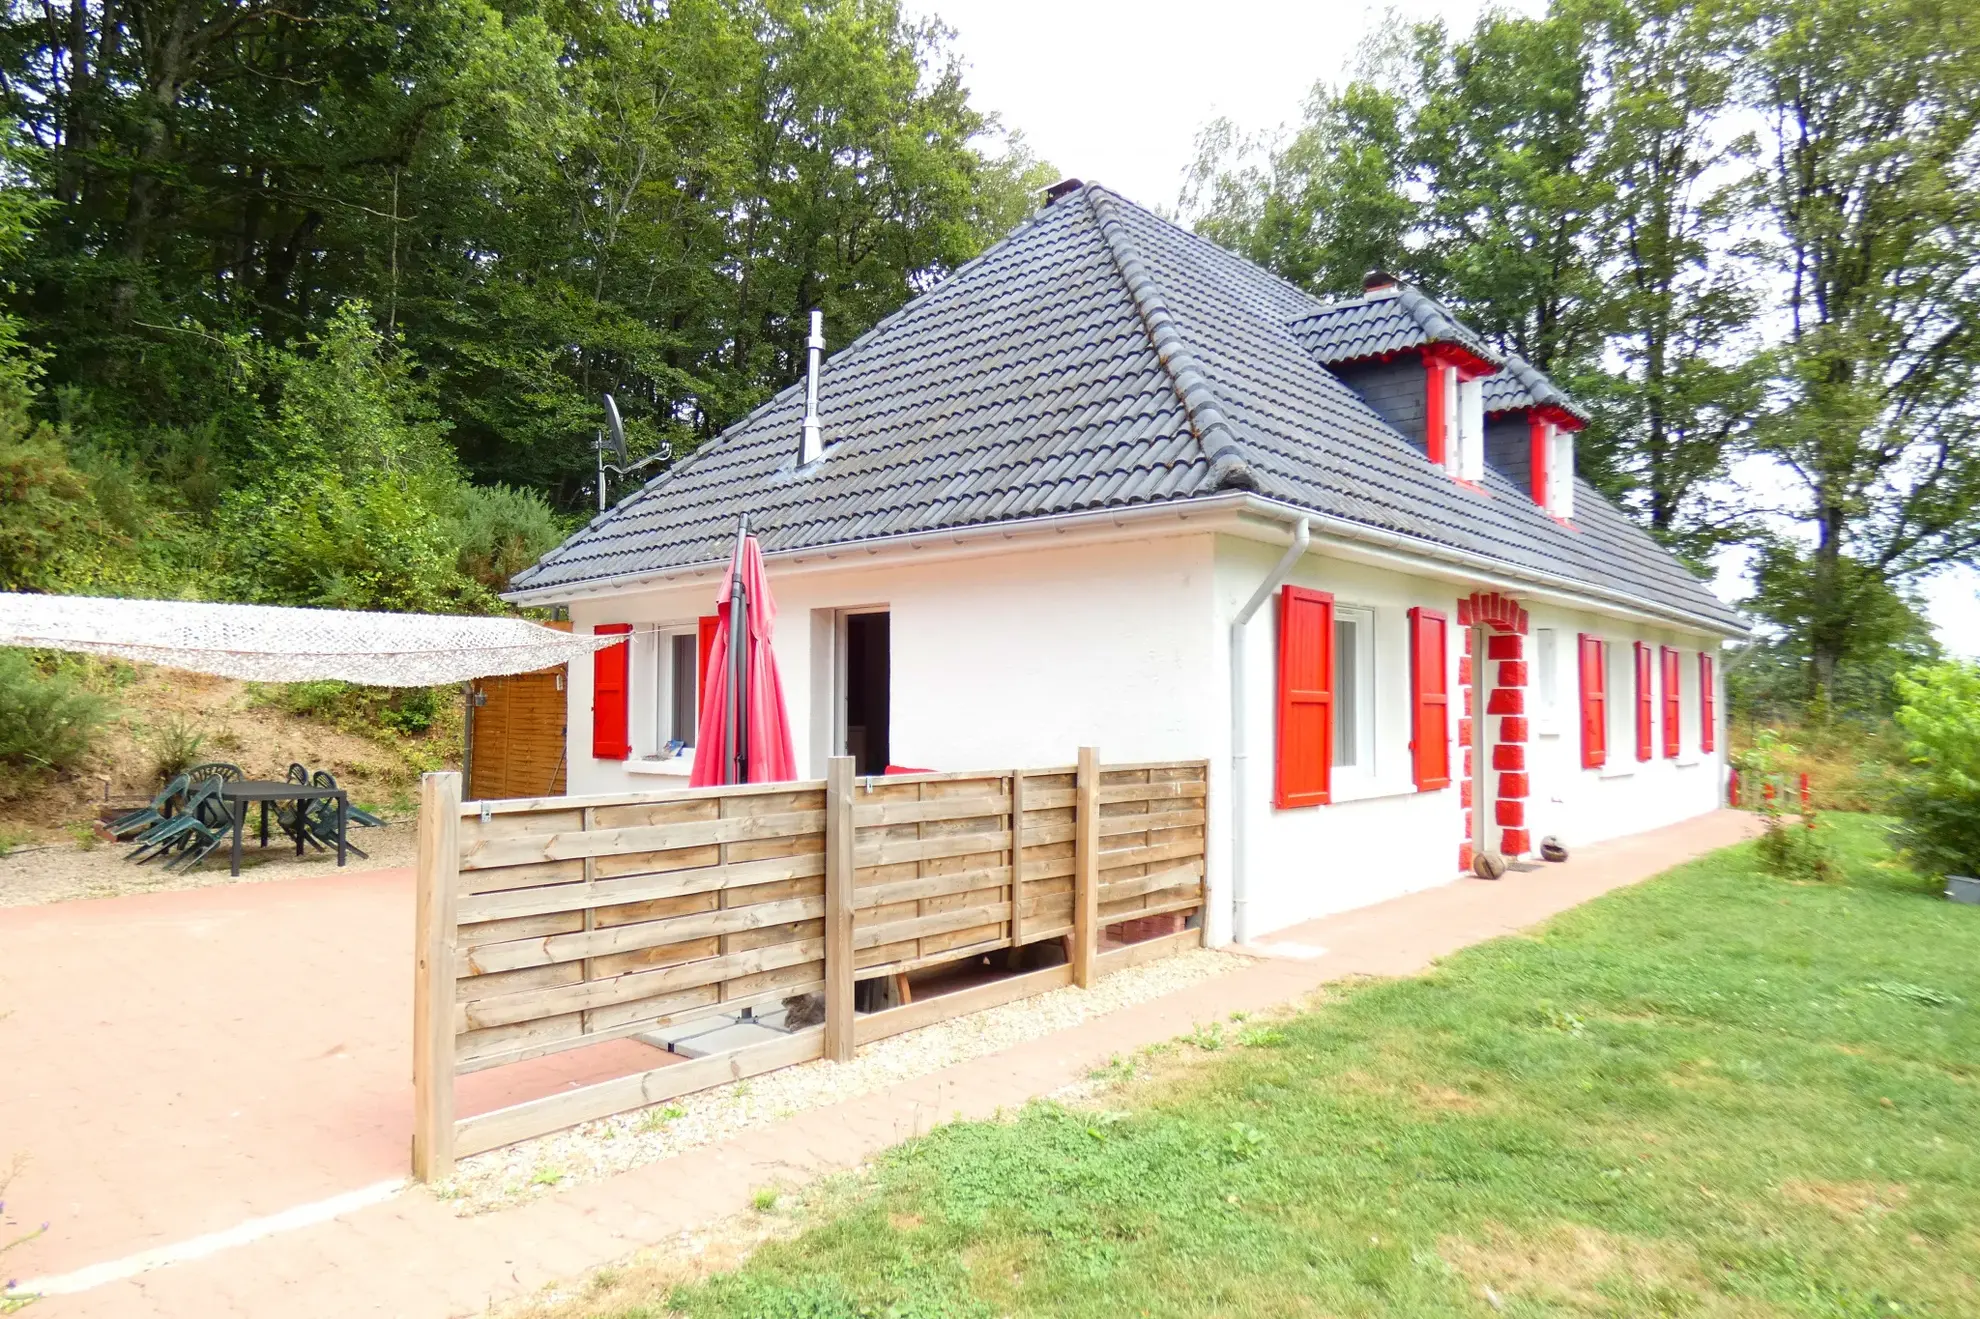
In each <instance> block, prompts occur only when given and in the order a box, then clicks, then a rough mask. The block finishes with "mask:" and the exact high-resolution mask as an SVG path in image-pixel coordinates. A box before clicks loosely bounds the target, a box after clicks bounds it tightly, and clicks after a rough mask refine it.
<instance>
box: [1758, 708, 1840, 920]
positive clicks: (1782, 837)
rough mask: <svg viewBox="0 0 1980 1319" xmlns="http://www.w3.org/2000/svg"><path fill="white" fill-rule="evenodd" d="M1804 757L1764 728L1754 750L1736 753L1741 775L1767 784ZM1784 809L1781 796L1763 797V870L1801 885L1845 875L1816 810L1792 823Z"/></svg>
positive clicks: (1811, 809)
mask: <svg viewBox="0 0 1980 1319" xmlns="http://www.w3.org/2000/svg"><path fill="white" fill-rule="evenodd" d="M1800 755H1801V750H1800V748H1799V747H1796V746H1794V745H1792V744H1791V743H1789V742H1787V741H1785V740H1783V739H1782V737H1781V735H1780V734H1779V733H1777V732H1775V731H1774V730H1773V729H1771V728H1763V729H1761V730H1760V732H1759V734H1758V735H1757V736H1756V737H1755V738H1754V740H1753V744H1752V745H1751V746H1749V747H1747V748H1746V749H1745V750H1743V751H1738V752H1735V753H1734V755H1733V765H1734V767H1735V768H1737V769H1738V770H1739V772H1740V773H1741V774H1750V775H1752V776H1753V777H1754V778H1755V779H1756V780H1758V781H1759V782H1762V783H1764V782H1766V781H1767V780H1769V779H1772V778H1773V777H1775V776H1776V775H1779V774H1780V773H1782V771H1783V769H1784V768H1785V766H1787V765H1789V764H1792V763H1793V762H1794V761H1795V760H1796V759H1797V758H1799V756H1800ZM1781 806H1782V803H1781V800H1780V798H1779V797H1778V796H1776V797H1768V796H1766V795H1765V794H1764V793H1763V794H1762V795H1761V798H1760V815H1761V817H1762V819H1763V820H1764V821H1765V822H1766V832H1765V833H1763V834H1761V835H1760V841H1759V843H1758V844H1757V846H1758V848H1759V855H1760V868H1761V869H1763V870H1765V871H1766V872H1767V873H1768V874H1770V875H1772V876H1774V878H1776V879H1786V880H1792V881H1795V882H1797V883H1813V882H1822V881H1826V880H1830V879H1836V878H1840V876H1841V871H1840V869H1839V868H1838V867H1837V865H1836V862H1835V858H1834V857H1833V856H1831V855H1830V853H1829V845H1828V841H1827V839H1826V838H1825V837H1824V836H1823V834H1822V832H1821V830H1820V828H1819V822H1818V821H1817V819H1816V817H1815V812H1814V810H1813V808H1810V810H1809V811H1808V812H1807V813H1806V814H1805V815H1800V816H1797V817H1796V818H1795V819H1793V820H1790V819H1788V818H1787V817H1786V816H1785V815H1784V814H1782V811H1781Z"/></svg>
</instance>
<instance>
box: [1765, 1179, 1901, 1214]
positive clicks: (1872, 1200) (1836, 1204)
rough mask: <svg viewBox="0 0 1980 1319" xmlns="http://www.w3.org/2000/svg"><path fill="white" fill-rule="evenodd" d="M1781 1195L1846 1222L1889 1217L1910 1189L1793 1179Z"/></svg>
mask: <svg viewBox="0 0 1980 1319" xmlns="http://www.w3.org/2000/svg"><path fill="white" fill-rule="evenodd" d="M1781 1195H1782V1196H1783V1197H1785V1198H1786V1199H1788V1200H1792V1201H1793V1202H1794V1203H1796V1204H1804V1205H1813V1206H1814V1207H1816V1208H1817V1209H1826V1210H1828V1211H1829V1212H1830V1213H1832V1214H1834V1215H1835V1216H1836V1217H1837V1218H1840V1219H1842V1220H1844V1221H1845V1222H1854V1221H1856V1220H1859V1219H1862V1218H1867V1217H1871V1216H1874V1215H1878V1214H1888V1213H1890V1212H1891V1211H1892V1210H1893V1209H1895V1208H1897V1207H1898V1206H1899V1205H1901V1204H1903V1203H1904V1202H1905V1201H1907V1200H1909V1199H1910V1198H1911V1188H1909V1187H1907V1186H1905V1185H1903V1184H1901V1183H1899V1182H1826V1181H1802V1180H1799V1179H1797V1180H1795V1181H1791V1182H1783V1183H1782V1184H1781Z"/></svg>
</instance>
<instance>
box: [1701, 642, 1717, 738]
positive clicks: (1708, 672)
mask: <svg viewBox="0 0 1980 1319" xmlns="http://www.w3.org/2000/svg"><path fill="white" fill-rule="evenodd" d="M1718 745H1719V692H1718V687H1717V684H1716V683H1715V681H1714V674H1713V672H1712V657H1711V656H1710V655H1707V654H1706V653H1705V652H1704V651H1702V650H1701V651H1699V652H1698V749H1699V750H1700V751H1712V750H1716V749H1717V747H1718Z"/></svg>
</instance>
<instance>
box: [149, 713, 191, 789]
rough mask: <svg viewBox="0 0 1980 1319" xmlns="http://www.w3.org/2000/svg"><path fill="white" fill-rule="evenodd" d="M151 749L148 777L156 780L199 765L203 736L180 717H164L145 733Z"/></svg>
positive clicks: (188, 720)
mask: <svg viewBox="0 0 1980 1319" xmlns="http://www.w3.org/2000/svg"><path fill="white" fill-rule="evenodd" d="M144 740H145V743H146V744H147V745H148V746H150V748H151V774H152V777H153V778H156V779H158V780H160V781H164V780H166V779H171V778H174V777H176V776H178V775H180V774H183V773H185V772H186V771H187V770H189V769H191V768H192V767H193V766H194V765H197V764H198V763H199V762H200V754H199V753H200V750H201V749H202V748H203V747H205V745H206V733H205V731H204V730H202V729H201V728H200V727H199V725H198V724H196V723H194V722H193V721H192V720H190V719H188V718H186V717H185V716H184V715H176V714H175V715H168V716H166V718H165V719H163V720H162V721H160V722H159V724H158V725H157V726H156V727H154V728H150V729H147V730H146V732H145V739H144Z"/></svg>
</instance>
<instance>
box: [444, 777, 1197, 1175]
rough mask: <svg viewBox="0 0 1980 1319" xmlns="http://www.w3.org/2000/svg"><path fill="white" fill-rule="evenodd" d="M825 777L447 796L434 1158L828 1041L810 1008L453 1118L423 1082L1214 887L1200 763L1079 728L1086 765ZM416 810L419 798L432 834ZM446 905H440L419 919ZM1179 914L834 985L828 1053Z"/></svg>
mask: <svg viewBox="0 0 1980 1319" xmlns="http://www.w3.org/2000/svg"><path fill="white" fill-rule="evenodd" d="M834 775H835V776H834V777H833V779H832V780H831V785H832V786H831V787H830V788H829V790H828V785H827V783H826V781H824V780H805V781H800V782H793V783H773V784H750V785H747V786H737V787H720V788H676V789H669V790H665V791H658V792H630V793H606V794H594V795H591V796H584V797H540V798H517V799H510V800H504V801H492V802H478V801H470V802H464V803H461V804H460V805H459V806H455V805H454V804H453V803H454V801H456V800H458V798H457V797H454V798H449V797H447V796H445V795H444V794H442V795H441V796H438V797H436V798H435V801H436V803H438V804H439V805H440V807H443V808H444V814H445V815H446V816H447V818H448V820H449V821H451V824H450V826H449V827H450V830H451V833H450V834H448V835H447V842H448V846H447V848H446V849H445V851H446V858H447V859H446V860H445V862H444V863H442V862H440V861H438V860H434V861H423V862H422V867H421V872H420V880H419V882H420V884H421V886H422V889H421V891H422V892H426V891H428V890H429V889H431V888H433V887H434V886H435V885H438V884H444V886H445V887H446V889H447V891H448V892H449V893H451V894H452V898H451V900H450V901H449V902H447V903H434V902H426V901H424V900H422V903H421V905H420V908H419V911H420V913H421V915H420V919H421V920H422V921H424V922H426V923H427V924H426V925H422V927H421V928H422V933H421V936H420V937H421V941H422V942H421V946H422V948H426V949H431V950H433V953H434V955H435V956H436V958H437V959H438V960H437V977H436V978H435V981H434V987H433V992H431V993H429V994H428V995H427V997H426V999H425V1000H423V1005H422V1007H421V1009H420V1011H421V1014H422V1016H421V1020H422V1022H425V1023H427V1025H426V1026H425V1027H423V1029H425V1031H426V1038H429V1039H435V1038H437V1039H438V1040H439V1041H440V1043H438V1044H436V1045H435V1046H434V1047H432V1048H430V1049H428V1050H427V1051H426V1052H425V1053H423V1054H422V1055H420V1059H419V1060H417V1067H418V1069H419V1075H420V1077H423V1079H420V1080H419V1087H421V1088H420V1091H419V1092H420V1094H421V1095H423V1096H425V1098H423V1099H422V1100H421V1101H420V1103H421V1108H420V1111H421V1113H422V1115H423V1117H422V1121H424V1122H425V1123H426V1125H427V1126H428V1127H431V1128H433V1130H434V1131H435V1132H436V1133H437V1132H451V1134H452V1142H451V1146H452V1147H451V1149H449V1150H446V1151H435V1152H436V1154H444V1155H445V1158H444V1159H440V1158H437V1157H436V1158H433V1159H429V1160H428V1161H427V1163H426V1164H425V1165H424V1166H425V1167H427V1168H441V1167H450V1166H451V1160H452V1159H453V1158H454V1157H457V1156H461V1155H467V1154H473V1153H478V1152H481V1151H484V1150H489V1149H494V1148H497V1147H498V1146H501V1145H505V1144H509V1143H511V1142H513V1141H517V1140H522V1139H527V1138H529V1137H531V1136H536V1135H541V1134H544V1133H546V1132H549V1131H553V1130H556V1129H558V1128H560V1127H565V1126H570V1125H573V1124H575V1123H579V1122H585V1121H590V1120H592V1119H595V1118H598V1117H603V1116H607V1115H609V1114H611V1113H616V1112H621V1111H624V1110H625V1109H628V1108H634V1107H639V1106H641V1105H644V1104H652V1103H659V1102H662V1101H664V1100H666V1099H668V1098H672V1097H675V1096H678V1095H682V1094H687V1093H690V1092H692V1091H694V1090H698V1089H702V1088H705V1087H706V1086H710V1085H718V1084H721V1083H723V1082H725V1081H731V1080H735V1079H738V1078H740V1077H744V1076H749V1075H755V1074H756V1073H758V1072H762V1071H769V1070H772V1069H774V1068H777V1067H784V1066H789V1065H791V1064H792V1063H795V1062H802V1061H806V1060H808V1059H811V1058H817V1057H820V1056H823V1053H824V1049H825V1045H824V1043H823V1035H822V1032H820V1031H818V1030H811V1031H804V1032H800V1033H798V1034H796V1035H793V1036H790V1037H788V1038H787V1039H780V1040H773V1041H770V1042H769V1043H766V1044H761V1045H753V1046H750V1047H749V1048H745V1049H740V1050H736V1051H734V1052H732V1053H729V1054H725V1055H719V1056H716V1057H710V1058H703V1059H696V1060H692V1061H687V1062H677V1063H672V1064H670V1065H668V1066H665V1067H658V1068H653V1069H650V1070H647V1071H644V1072H641V1073H639V1074H638V1075H635V1076H629V1077H621V1078H619V1079H617V1080H611V1081H604V1082H600V1083H597V1084H593V1085H588V1086H583V1087H581V1088H577V1089H573V1090H569V1091H566V1092H562V1093H558V1094H553V1095H550V1096H547V1097H546V1098H543V1099H539V1100H533V1101H531V1102H529V1103H524V1104H517V1105H513V1106H511V1107H508V1108H504V1109H500V1110H497V1111H496V1112H493V1113H485V1114H481V1115H478V1116H476V1117H471V1118H466V1119H462V1120H460V1121H458V1122H456V1121H454V1120H453V1115H452V1110H451V1103H450V1101H448V1102H443V1100H445V1096H444V1095H443V1096H441V1098H439V1099H436V1098H434V1096H435V1094H436V1090H435V1087H436V1085H441V1086H447V1087H451V1085H452V1083H453V1079H454V1077H456V1076H458V1075H462V1074H466V1073H471V1072H478V1071H483V1070H487V1069H489V1068H495V1067H502V1066H507V1065H509V1064H512V1063H523V1062H528V1061H530V1060H532V1059H538V1058H543V1057H545V1056H547V1055H550V1054H554V1053H557V1052H560V1051H562V1050H568V1049H576V1048H582V1047H586V1046H589V1045H593V1044H599V1043H603V1042H606V1041H611V1040H624V1039H628V1038H631V1037H634V1036H638V1035H643V1034H646V1033H648V1032H650V1031H653V1030H657V1029H662V1028H665V1027H671V1026H678V1025H681V1024H684V1023H688V1022H693V1021H701V1020H714V1019H718V1018H723V1017H728V1016H732V1015H734V1014H736V1013H738V1012H739V1011H740V1010H741V1009H743V1008H745V1007H751V1008H756V1007H769V1006H773V1005H775V1004H777V1003H779V1002H781V1001H782V1000H784V999H786V998H789V997H791V996H793V995H799V994H817V993H823V994H825V995H826V997H827V998H828V1000H829V999H831V998H832V997H833V996H834V995H840V996H843V995H844V994H845V993H846V992H847V991H846V990H845V989H843V988H832V987H834V986H849V985H851V984H852V983H853V982H854V981H856V980H865V979H872V978H874V977H878V976H883V975H895V974H902V973H905V972H909V971H915V970H919V969H921V968H925V967H935V966H940V965H944V964H948V963H954V962H959V961H965V960H967V959H971V958H976V957H980V956H983V955H985V954H990V953H995V952H997V951H999V950H1001V949H1007V948H1010V947H1012V946H1013V945H1014V944H1016V943H1018V942H1020V941H1022V942H1024V943H1027V944H1029V943H1036V942H1039V941H1042V940H1048V939H1058V938H1062V937H1065V936H1068V935H1072V936H1073V937H1074V939H1075V941H1077V940H1078V939H1081V938H1085V939H1087V940H1088V941H1089V942H1094V941H1097V939H1098V938H1099V931H1098V928H1090V927H1089V925H1088V924H1082V923H1081V922H1090V921H1091V920H1092V919H1093V918H1094V917H1096V916H1097V917H1098V919H1099V920H1100V921H1101V922H1103V924H1104V923H1105V922H1109V921H1118V920H1120V919H1125V918H1127V917H1130V916H1139V915H1151V914H1160V913H1163V912H1168V911H1175V910H1187V909H1193V908H1198V907H1201V905H1202V903H1203V901H1204V896H1203V887H1204V886H1203V875H1204V859H1205V854H1204V838H1205V832H1206V829H1207V825H1208V798H1209V782H1208V778H1209V776H1208V767H1207V764H1206V763H1205V762H1200V761H1179V762H1171V763H1156V764H1147V765H1132V766H1120V765H1106V764H1100V763H1097V760H1096V757H1095V756H1094V753H1093V751H1092V750H1091V749H1090V748H1088V749H1085V750H1083V751H1082V752H1081V760H1080V765H1079V766H1074V765H1066V766H1059V767H1051V768H1046V769H1001V770H997V769H993V770H982V771H956V772H942V773H929V774H907V775H886V776H877V777H871V778H865V779H860V778H856V777H852V776H850V774H849V767H848V763H847V762H842V761H841V762H835V771H834ZM443 777H444V776H443ZM1077 785H1084V786H1085V790H1086V795H1085V797H1084V798H1083V799H1082V798H1081V795H1080V792H1079V791H1078V790H1077ZM1082 812H1087V813H1088V814H1087V815H1086V816H1085V817H1084V818H1085V823H1086V825H1087V831H1086V833H1085V834H1084V835H1083V836H1082V835H1081V834H1080V832H1079V829H1078V827H1077V826H1078V825H1079V824H1080V822H1081V813H1082ZM428 824H429V822H428V821H427V820H426V818H425V813H423V814H422V824H421V831H422V839H423V840H425V839H426V836H427V834H428V832H429V829H428ZM440 836H441V835H440V834H439V833H438V832H435V833H434V837H435V838H436V839H437V838H439V837H440ZM1076 844H1077V846H1076ZM426 845H427V844H426V842H425V841H423V842H422V846H423V847H425V846H426ZM436 846H437V845H436ZM834 849H838V850H836V851H835V850H834ZM429 850H431V849H429ZM1076 852H1078V853H1079V855H1078V856H1076V855H1075V853H1076ZM436 855H437V853H436ZM1082 858H1083V862H1084V865H1085V869H1084V871H1083V872H1082V871H1081V870H1080V866H1081V864H1082ZM828 870H829V872H830V873H829V876H828ZM834 894H836V895H837V896H836V897H834V896H832V895H834ZM835 902H836V903H838V904H840V905H838V906H836V907H835V906H834V905H833V904H834V903H835ZM1082 903H1084V904H1088V905H1081V904H1082ZM1076 912H1081V913H1085V914H1084V915H1081V916H1080V917H1079V919H1077V920H1076V919H1075V913H1076ZM433 913H441V916H440V917H439V918H438V919H440V920H443V921H444V928H433V929H429V928H428V926H430V925H433V923H434V921H435V919H436V918H435V917H434V915H433ZM848 927H849V928H848ZM834 931H836V933H835V932H834ZM1080 931H1087V932H1086V933H1080ZM1187 935H1188V938H1187V939H1165V940H1157V941H1151V942H1150V943H1148V944H1136V945H1133V946H1131V947H1130V948H1126V949H1122V950H1119V951H1118V952H1115V953H1109V954H1105V955H1103V956H1101V957H1100V958H1099V959H1098V961H1097V962H1096V961H1095V960H1093V953H1094V949H1093V948H1088V949H1087V950H1086V953H1085V957H1086V959H1087V960H1085V961H1084V962H1076V963H1074V964H1068V965H1065V966H1057V967H1050V968H1047V969H1045V970H1042V971H1036V972H1032V973H1029V974H1026V975H1019V976H1011V977H1005V978H1000V979H997V980H994V981H991V982H988V983H985V984H980V985H976V986H972V987H971V988H970V989H967V990H964V991H960V992H957V993H951V994H945V995H940V996H938V997H936V998H932V999H925V1000H923V1001H921V1002H918V1003H912V1004H909V1005H907V1006H904V1007H901V1008H895V1009H891V1010H888V1011H886V1012H881V1013H873V1014H869V1015H867V1016H863V1017H862V1016H855V1015H853V1014H852V1013H851V1011H850V1009H849V1008H847V1007H845V1006H841V1007H839V1008H836V1009H832V1007H831V1003H830V1002H828V1004H827V1007H828V1009H830V1011H828V1014H827V1016H828V1021H832V1022H837V1023H838V1024H836V1025H834V1026H833V1027H832V1030H834V1031H837V1032H838V1033H837V1034H835V1035H833V1036H832V1039H833V1040H834V1041H835V1042H834V1043H833V1044H832V1046H831V1047H832V1050H833V1052H832V1054H831V1056H833V1057H835V1058H850V1057H851V1056H852V1055H851V1050H852V1048H853V1047H855V1046H856V1045H857V1044H864V1043H870V1042H871V1041H873V1040H877V1039H884V1038H886V1037H888V1036H890V1035H894V1034H897V1033H899V1032H901V1031H906V1030H912V1029H915V1028H917V1027H919V1026H924V1025H928V1024H931V1023H933V1022H937V1021H942V1020H946V1019H948V1018H950V1017H954V1016H958V1015H962V1014H965V1013H969V1012H978V1011H982V1010H984V1009H986V1008H989V1007H993V1006H996V1005H997V1004H1001V1003H1009V1002H1014V1001H1017V1000H1019V999H1022V998H1025V997H1027V996H1030V995H1033V994H1038V993H1043V992H1046V991H1048V990H1051V989H1055V988H1058V987H1060V986H1062V985H1065V984H1069V983H1072V982H1073V981H1074V980H1075V978H1076V976H1075V970H1076V967H1084V968H1086V969H1085V971H1084V972H1082V973H1081V975H1082V976H1083V977H1084V978H1080V979H1079V983H1082V984H1085V983H1090V979H1091V973H1092V971H1093V970H1094V969H1095V968H1096V967H1097V968H1099V969H1112V968H1114V967H1115V966H1118V965H1129V964H1132V962H1133V961H1138V960H1143V959H1146V958H1148V957H1152V956H1157V955H1159V952H1158V951H1157V950H1158V949H1159V950H1170V949H1173V948H1180V947H1183V946H1187V945H1188V942H1189V940H1194V941H1196V942H1200V941H1201V934H1200V932H1198V931H1189V932H1187ZM835 940H837V942H834V941H835ZM834 967H836V968H837V970H836V971H834V970H833V969H832V968H834ZM450 973H451V974H450ZM839 977H842V978H839ZM450 981H451V988H452V991H453V992H452V993H451V994H446V993H444V992H443V991H444V989H445V988H446V987H447V986H448V984H449V982H450ZM839 1001H840V1002H841V1003H842V1004H843V1003H844V1002H846V1001H847V1000H845V999H844V998H843V997H841V999H840V1000H839ZM831 1011H836V1012H838V1013H839V1014H840V1015H839V1016H838V1017H833V1016H832V1015H831ZM436 1033H437V1036H436ZM436 1068H439V1069H444V1076H441V1077H440V1078H439V1080H438V1081H437V1082H436V1081H435V1079H434V1075H433V1073H434V1072H435V1069H436ZM449 1093H451V1090H449ZM443 1114H444V1116H445V1119H446V1120H445V1121H444V1122H442V1121H440V1120H439V1115H443ZM434 1139H435V1137H433V1136H429V1139H428V1144H429V1145H431V1144H432V1143H433V1141H434Z"/></svg>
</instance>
